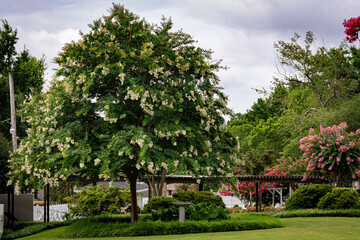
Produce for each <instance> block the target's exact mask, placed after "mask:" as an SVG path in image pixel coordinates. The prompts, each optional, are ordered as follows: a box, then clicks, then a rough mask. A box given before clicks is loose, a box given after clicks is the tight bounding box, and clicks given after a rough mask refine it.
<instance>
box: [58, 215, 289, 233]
mask: <svg viewBox="0 0 360 240" xmlns="http://www.w3.org/2000/svg"><path fill="white" fill-rule="evenodd" d="M276 227H282V224H281V222H280V221H279V219H276V218H270V217H264V216H246V217H239V218H236V219H232V220H223V221H212V222H209V221H185V222H176V221H170V222H162V221H156V222H152V221H146V222H141V221H140V222H138V223H135V224H128V223H99V222H92V220H91V219H81V220H78V221H76V222H75V223H74V224H72V225H70V226H69V227H68V228H67V230H66V232H65V233H64V237H67V238H85V237H129V236H153V235H173V234H189V233H206V232H226V231H244V230H255V229H269V228H276Z"/></svg>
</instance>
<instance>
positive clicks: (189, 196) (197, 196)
mask: <svg viewBox="0 0 360 240" xmlns="http://www.w3.org/2000/svg"><path fill="white" fill-rule="evenodd" d="M173 198H175V199H177V200H178V201H182V202H191V203H193V204H198V203H202V202H204V203H207V204H208V205H212V204H215V205H217V206H220V207H223V208H225V203H224V202H223V200H222V198H221V197H220V196H219V195H216V194H213V193H211V192H207V191H200V192H196V191H188V192H176V193H174V194H173Z"/></svg>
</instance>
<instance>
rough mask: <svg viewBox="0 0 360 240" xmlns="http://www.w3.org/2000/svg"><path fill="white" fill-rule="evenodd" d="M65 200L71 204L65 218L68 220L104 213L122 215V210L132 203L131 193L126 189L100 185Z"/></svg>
mask: <svg viewBox="0 0 360 240" xmlns="http://www.w3.org/2000/svg"><path fill="white" fill-rule="evenodd" d="M65 200H66V201H67V202H68V203H69V205H68V206H69V210H70V211H69V212H68V213H66V214H65V216H64V217H65V218H67V219H71V218H78V217H88V216H95V215H100V214H103V213H114V214H120V213H122V210H121V208H122V207H126V206H127V205H128V204H129V202H130V192H129V190H128V189H124V188H118V187H106V186H103V185H99V186H93V187H89V188H87V189H83V190H81V191H80V192H79V193H77V194H75V195H74V196H71V197H68V198H66V199H65Z"/></svg>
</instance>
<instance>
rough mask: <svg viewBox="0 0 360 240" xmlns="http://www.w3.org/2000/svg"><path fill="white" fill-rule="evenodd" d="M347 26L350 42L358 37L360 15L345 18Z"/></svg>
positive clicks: (347, 36) (346, 31)
mask: <svg viewBox="0 0 360 240" xmlns="http://www.w3.org/2000/svg"><path fill="white" fill-rule="evenodd" d="M343 25H344V27H345V34H346V40H348V41H349V43H352V42H354V41H356V40H357V39H358V37H359V36H358V32H359V30H360V17H357V18H350V19H349V20H346V19H345V20H344V23H343Z"/></svg>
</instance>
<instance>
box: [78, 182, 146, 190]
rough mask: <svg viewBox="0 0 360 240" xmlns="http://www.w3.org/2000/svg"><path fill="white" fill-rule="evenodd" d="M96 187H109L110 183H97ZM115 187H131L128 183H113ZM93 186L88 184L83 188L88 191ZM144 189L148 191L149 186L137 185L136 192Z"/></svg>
mask: <svg viewBox="0 0 360 240" xmlns="http://www.w3.org/2000/svg"><path fill="white" fill-rule="evenodd" d="M96 185H104V186H107V187H108V186H109V182H96ZM112 185H113V186H115V187H129V184H128V183H127V182H113V184H112ZM92 186H93V185H92V184H88V185H86V186H83V187H81V188H83V189H87V188H88V187H92ZM144 189H148V185H147V184H143V183H136V190H137V191H139V190H144Z"/></svg>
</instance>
